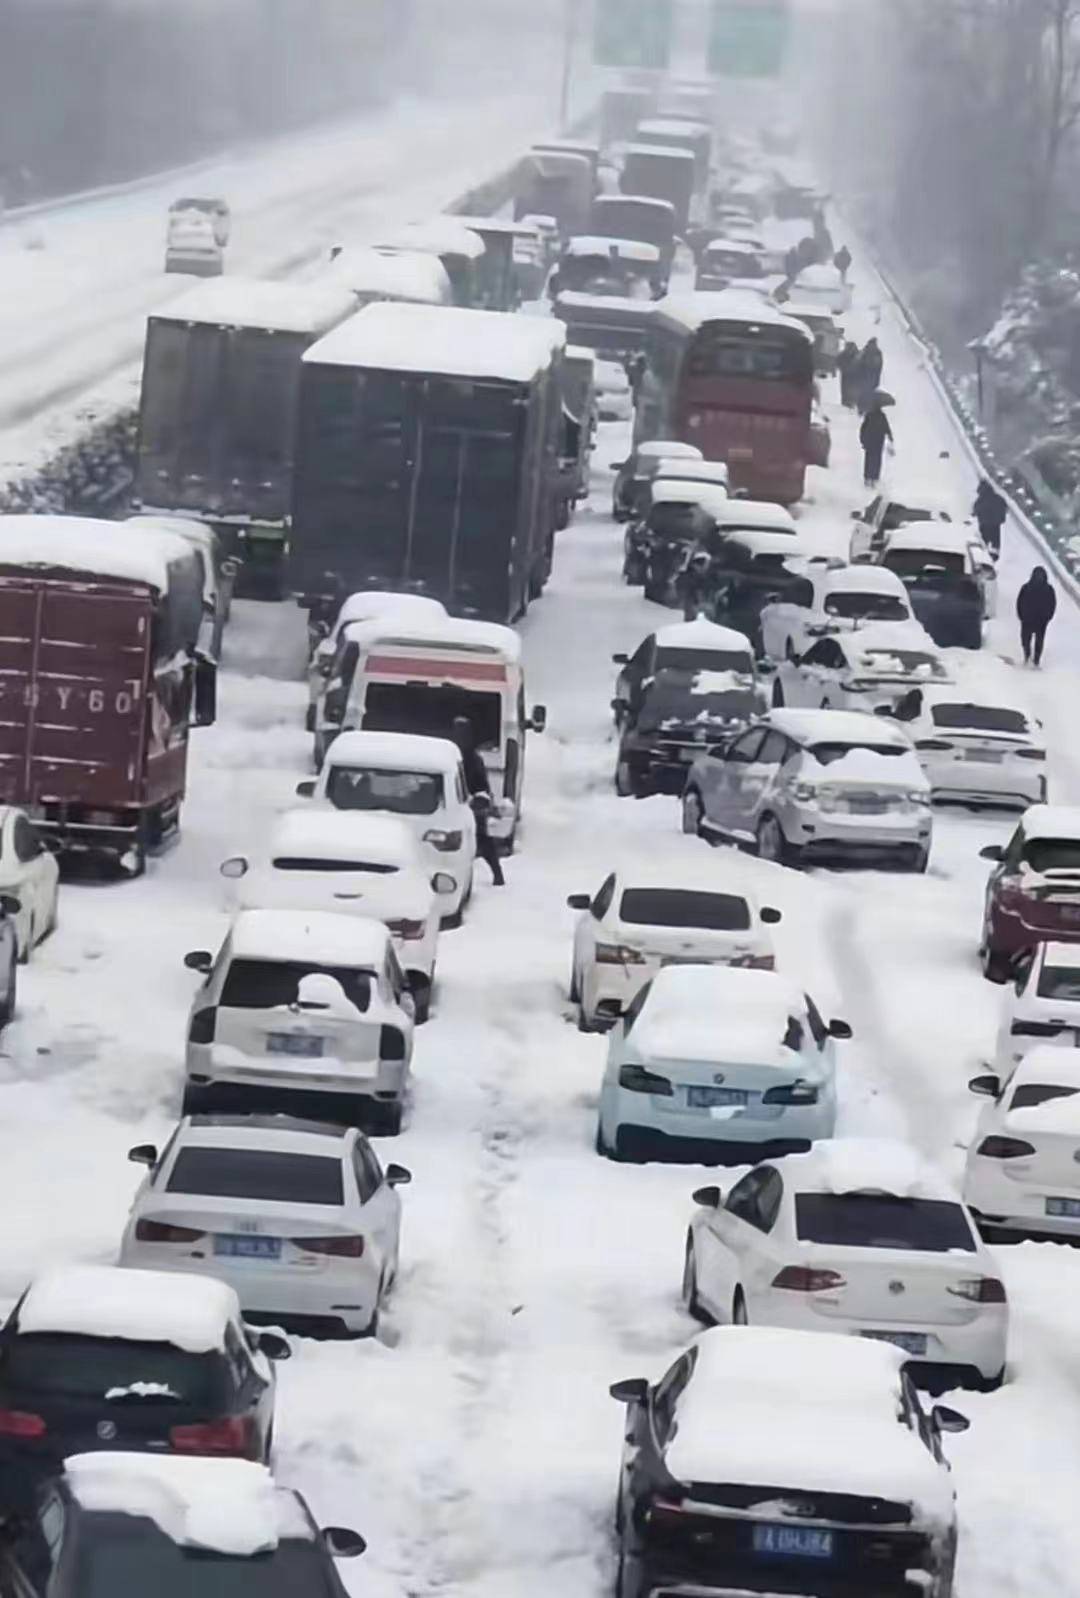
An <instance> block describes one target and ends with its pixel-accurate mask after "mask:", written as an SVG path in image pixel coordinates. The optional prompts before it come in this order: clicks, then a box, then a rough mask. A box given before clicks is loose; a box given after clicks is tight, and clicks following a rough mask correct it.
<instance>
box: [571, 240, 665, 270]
mask: <svg viewBox="0 0 1080 1598" xmlns="http://www.w3.org/2000/svg"><path fill="white" fill-rule="evenodd" d="M612 251H614V252H615V254H616V255H618V256H619V258H620V260H623V261H641V262H644V263H645V264H646V265H648V266H655V265H656V263H657V262H658V261H659V259H660V251H659V250H658V249H657V247H656V245H655V244H643V243H641V242H640V241H639V240H638V239H609V238H606V237H605V236H604V235H602V234H599V233H579V234H577V235H576V236H575V237H574V238H572V239H569V240H568V241H567V243H566V244H565V245H564V247H563V254H564V255H572V256H583V255H584V256H589V255H610V254H611V253H612Z"/></svg>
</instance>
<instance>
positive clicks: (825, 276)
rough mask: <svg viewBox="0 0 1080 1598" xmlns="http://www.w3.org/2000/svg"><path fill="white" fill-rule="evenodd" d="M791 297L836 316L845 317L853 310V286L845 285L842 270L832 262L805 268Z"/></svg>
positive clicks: (793, 288) (797, 279)
mask: <svg viewBox="0 0 1080 1598" xmlns="http://www.w3.org/2000/svg"><path fill="white" fill-rule="evenodd" d="M791 297H792V299H793V300H797V301H799V303H800V304H802V305H817V306H821V307H822V308H823V309H825V310H826V311H831V312H832V313H833V315H834V316H843V315H845V313H846V312H848V311H850V309H851V285H850V283H845V281H844V279H843V277H842V276H841V273H840V268H839V267H837V266H833V265H832V264H831V262H830V263H827V264H825V265H821V266H807V267H804V268H803V270H802V271H801V272H800V273H799V275H798V277H797V278H796V279H795V282H794V284H793V285H792V289H791Z"/></svg>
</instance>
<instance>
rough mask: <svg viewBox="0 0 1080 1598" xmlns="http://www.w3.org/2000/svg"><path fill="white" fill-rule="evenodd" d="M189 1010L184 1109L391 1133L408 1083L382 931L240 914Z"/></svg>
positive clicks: (407, 1049)
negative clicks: (307, 1119) (306, 1119)
mask: <svg viewBox="0 0 1080 1598" xmlns="http://www.w3.org/2000/svg"><path fill="white" fill-rule="evenodd" d="M184 964H185V965H186V966H187V967H188V969H189V970H191V971H198V972H200V973H201V974H202V975H203V976H204V977H205V979H206V980H205V982H204V983H203V985H202V987H201V988H200V989H199V991H198V993H196V995H195V997H194V999H193V1000H192V1004H191V1013H190V1016H189V1019H188V1034H187V1057H186V1064H187V1078H186V1082H185V1085H184V1114H185V1115H197V1114H201V1113H205V1112H213V1111H236V1112H238V1113H244V1112H247V1111H253V1110H254V1111H263V1112H265V1113H267V1114H278V1113H280V1114H284V1115H310V1116H312V1117H313V1118H314V1119H315V1120H318V1121H332V1120H337V1119H341V1118H344V1120H345V1121H346V1123H347V1124H349V1125H352V1126H364V1127H366V1128H367V1130H368V1131H371V1132H383V1133H389V1134H393V1133H396V1132H399V1131H400V1130H401V1120H402V1115H403V1112H404V1108H405V1102H406V1098H407V1095H408V1088H409V1070H410V1064H411V1061H412V1049H413V1000H412V996H411V995H410V994H409V993H408V991H407V989H406V985H405V977H404V974H403V972H402V969H401V966H400V964H399V963H398V958H397V954H396V953H395V950H394V945H393V940H392V938H391V936H390V931H389V929H388V928H387V927H385V926H383V925H382V923H381V922H378V921H360V920H358V918H357V917H356V916H348V915H335V914H332V913H331V912H330V911H328V910H242V911H241V912H240V914H239V915H238V916H237V917H236V919H235V920H234V922H233V924H232V926H231V927H230V929H229V932H228V934H227V935H226V938H225V941H224V943H223V944H222V946H221V949H220V951H219V953H218V955H217V958H216V959H215V958H214V956H213V955H212V954H211V953H210V952H209V950H206V949H195V950H193V951H192V952H191V953H190V954H188V955H187V956H186V958H185V960H184Z"/></svg>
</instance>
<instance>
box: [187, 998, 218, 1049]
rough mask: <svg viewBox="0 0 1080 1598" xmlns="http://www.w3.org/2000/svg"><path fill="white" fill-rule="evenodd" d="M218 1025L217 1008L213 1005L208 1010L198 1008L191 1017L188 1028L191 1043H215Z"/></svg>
mask: <svg viewBox="0 0 1080 1598" xmlns="http://www.w3.org/2000/svg"><path fill="white" fill-rule="evenodd" d="M216 1026H217V1010H216V1009H215V1008H214V1007H213V1005H211V1007H210V1008H209V1009H208V1010H196V1012H195V1014H194V1015H193V1016H192V1018H191V1025H190V1027H189V1028H188V1042H189V1043H213V1041H214V1029H215V1027H216Z"/></svg>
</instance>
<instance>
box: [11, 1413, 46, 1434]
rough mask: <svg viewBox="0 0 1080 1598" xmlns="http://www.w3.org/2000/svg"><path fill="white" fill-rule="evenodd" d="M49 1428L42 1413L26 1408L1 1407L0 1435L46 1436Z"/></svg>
mask: <svg viewBox="0 0 1080 1598" xmlns="http://www.w3.org/2000/svg"><path fill="white" fill-rule="evenodd" d="M48 1429H49V1428H48V1427H47V1426H46V1424H45V1422H44V1420H43V1419H42V1417H41V1416H40V1415H31V1414H30V1413H29V1412H28V1411H27V1410H25V1409H0V1437H44V1436H45V1433H46V1432H47V1431H48Z"/></svg>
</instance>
